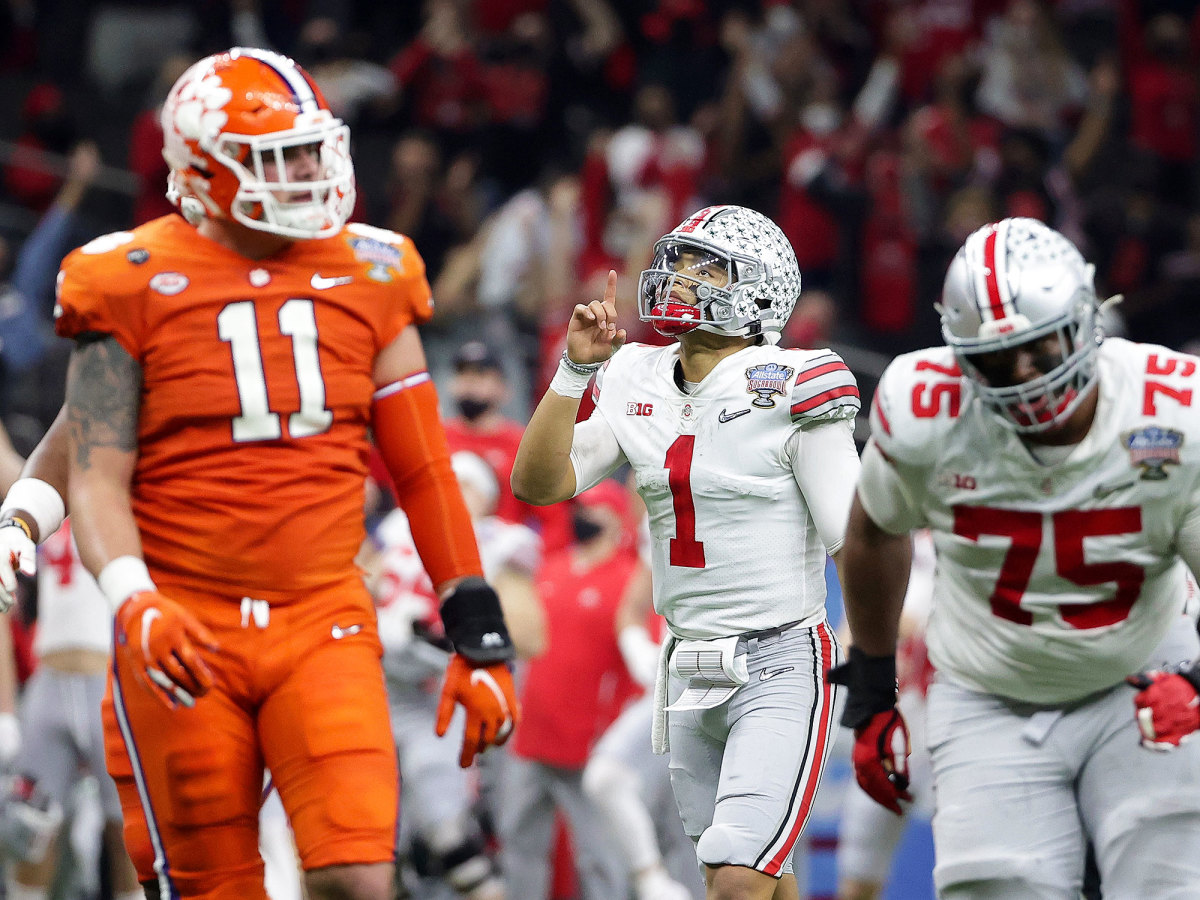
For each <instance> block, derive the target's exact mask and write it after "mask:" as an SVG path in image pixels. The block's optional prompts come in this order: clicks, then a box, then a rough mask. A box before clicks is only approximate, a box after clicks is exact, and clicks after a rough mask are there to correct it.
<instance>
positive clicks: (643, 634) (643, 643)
mask: <svg viewBox="0 0 1200 900" xmlns="http://www.w3.org/2000/svg"><path fill="white" fill-rule="evenodd" d="M617 647H618V648H619V649H620V651H621V659H623V660H624V661H625V668H626V669H627V670H629V674H630V675H631V676H633V680H634V681H636V682H637V683H638V684H640V685H641V686H642V687H644V688H646V689H647V690H649V689H652V688H653V687H654V681H655V679H656V678H657V676H658V657H659V655H660V653H661V647H660V646H659V644H658V642H657V641H656V640H654V638H652V637H650V632H649V631H647V630H646V627H645V626H644V625H626V626H625V627H624V628H622V629H621V631H620V632H619V633H618V634H617Z"/></svg>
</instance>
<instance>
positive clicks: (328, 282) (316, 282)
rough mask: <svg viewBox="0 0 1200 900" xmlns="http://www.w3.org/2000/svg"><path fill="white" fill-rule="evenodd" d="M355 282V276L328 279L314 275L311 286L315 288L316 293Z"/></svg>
mask: <svg viewBox="0 0 1200 900" xmlns="http://www.w3.org/2000/svg"><path fill="white" fill-rule="evenodd" d="M353 280H354V276H353V275H339V276H338V277H336V278H326V277H325V276H323V275H315V274H314V275H313V277H312V281H310V282H309V284H311V285H312V286H313V290H314V291H323V290H325V289H326V288H331V287H337V286H338V285H339V284H349V283H350V282H352V281H353Z"/></svg>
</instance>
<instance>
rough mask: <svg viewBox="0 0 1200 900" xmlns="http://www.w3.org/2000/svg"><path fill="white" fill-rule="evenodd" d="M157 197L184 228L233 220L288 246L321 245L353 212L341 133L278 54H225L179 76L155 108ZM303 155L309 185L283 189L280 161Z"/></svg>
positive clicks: (311, 87) (305, 77)
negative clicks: (159, 160) (161, 162)
mask: <svg viewBox="0 0 1200 900" xmlns="http://www.w3.org/2000/svg"><path fill="white" fill-rule="evenodd" d="M162 126H163V158H164V159H166V161H167V165H168V166H170V167H171V173H170V176H169V178H168V189H167V197H168V199H170V200H171V202H172V203H174V204H175V205H176V206H178V207H179V208H180V211H181V212H182V213H183V214H184V216H185V217H186V218H187V219H188V221H189V222H192V224H197V223H198V222H199V221H200V220H201V219H202V218H204V217H212V218H233V219H235V220H236V221H238V222H241V223H242V224H243V225H245V226H247V227H249V228H254V229H257V230H259V231H269V232H271V233H273V234H278V235H282V236H284V237H291V238H298V239H303V238H320V237H329V236H331V235H334V234H336V233H337V232H338V231H340V230H341V228H342V226H343V225H345V224H346V220H347V219H348V218H349V217H350V213H351V212H353V210H354V198H355V189H354V165H353V163H352V162H351V161H350V129H349V128H348V127H347V126H346V125H344V124H343V123H342V122H341V120H340V119H337V118H335V117H334V115H333V113H332V112H330V111H329V105H328V104H327V103H326V102H325V98H324V97H323V96H322V95H321V91H320V89H319V88H318V87H317V85H316V83H315V82H314V81H313V80H312V77H311V76H310V75H309V74H308V73H307V72H305V71H304V70H303V69H302V68H300V66H298V65H296V63H294V62H293V61H292V60H290V59H288V58H287V57H286V56H281V55H280V54H278V53H273V52H271V51H270V50H257V49H253V48H247V47H235V48H234V49H232V50H229V51H227V52H225V53H218V54H216V55H214V56H209V57H205V58H204V59H202V60H200V61H199V62H198V63H196V64H194V65H193V66H191V68H189V69H188V70H187V71H186V72H184V73H183V75H182V76H180V78H179V80H178V81H176V82H175V86H174V87H172V88H171V92H170V93H169V94H168V95H167V99H166V102H165V103H164V104H163V109H162ZM302 148H308V149H309V150H310V151H311V152H312V153H313V154H314V155H315V157H316V160H317V165H316V169H317V171H316V177H315V178H314V179H312V180H305V181H300V180H297V181H289V180H288V176H287V167H286V165H285V159H286V156H287V154H288V153H289V151H290V152H295V151H297V150H300V149H302Z"/></svg>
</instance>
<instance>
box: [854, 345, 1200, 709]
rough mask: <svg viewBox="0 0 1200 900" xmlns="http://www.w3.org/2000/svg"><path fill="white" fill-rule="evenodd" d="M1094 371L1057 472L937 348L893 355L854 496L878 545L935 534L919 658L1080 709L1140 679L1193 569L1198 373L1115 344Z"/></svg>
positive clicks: (1155, 353)
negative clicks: (1084, 420) (1083, 431)
mask: <svg viewBox="0 0 1200 900" xmlns="http://www.w3.org/2000/svg"><path fill="white" fill-rule="evenodd" d="M1098 366H1099V370H1098V371H1099V387H1098V390H1099V391H1100V395H1099V403H1098V408H1097V413H1096V419H1095V422H1094V423H1093V425H1092V427H1091V430H1090V431H1089V433H1088V435H1087V437H1086V438H1084V440H1083V441H1082V442H1080V443H1079V444H1078V445H1076V446H1075V447H1074V448H1072V449H1069V450H1067V449H1064V450H1063V452H1064V453H1068V454H1069V455H1066V456H1065V459H1063V458H1062V456H1061V455H1060V456H1059V457H1058V458H1059V459H1060V460H1061V461H1059V462H1057V463H1054V464H1050V465H1043V464H1042V463H1040V462H1039V461H1038V460H1037V459H1036V458H1035V457H1034V456H1033V455H1031V453H1030V450H1029V449H1027V447H1026V445H1025V444H1024V443H1023V442H1022V441H1021V440H1020V438H1019V437H1018V436H1017V435H1016V434H1015V433H1014V432H1013V431H1011V430H1010V429H1008V428H1006V427H1004V425H1003V424H1002V423H1001V422H1000V420H999V419H998V418H997V416H996V415H995V413H993V412H991V411H989V410H988V409H987V408H985V407H984V406H983V405H982V404H981V403H980V401H979V400H978V398H977V397H976V396H975V395H974V393H973V391H972V389H971V382H970V380H969V379H966V378H963V377H961V375H960V372H959V369H958V366H957V365H956V363H955V359H954V356H953V354H952V353H951V351H950V350H949V349H947V348H937V349H931V350H922V351H919V352H916V353H909V354H907V355H904V356H901V357H898V358H897V359H895V360H894V361H893V362H892V364H891V365H890V366H889V367H888V369H887V371H886V372H885V373H884V376H883V379H882V380H881V381H880V383H879V389H878V392H877V394H876V400H875V403H874V405H873V408H872V411H871V423H872V438H871V441H870V443H869V444H868V447H867V450H866V451H865V452H864V454H863V471H862V477H861V480H860V483H859V488H858V495H859V499H860V501H861V503H862V505H863V507H864V509H865V510H866V511H867V512H868V513H869V514H870V516H871V518H872V519H874V520H875V521H876V522H877V523H878V524H879V525H880V526H881V527H883V528H885V529H886V530H888V531H892V532H896V533H899V532H902V531H905V530H907V529H910V528H914V527H920V526H922V525H927V526H929V527H930V528H931V529H932V530H933V533H934V540H935V545H936V550H937V574H936V576H935V587H934V600H933V609H932V612H931V614H930V620H929V626H928V631H927V634H926V640H927V641H928V644H929V654H930V658H931V660H932V662H933V664H934V665H935V666H936V667H937V669H938V670H939V671H940V672H942V673H945V674H947V675H949V676H950V677H951V678H952V679H953V680H955V681H957V682H959V683H961V684H963V685H964V686H966V687H968V688H972V689H975V690H981V691H985V692H989V693H995V694H999V695H1002V696H1005V697H1011V698H1014V699H1017V700H1023V701H1028V702H1033V703H1044V704H1062V703H1069V702H1071V701H1074V700H1078V699H1080V698H1083V697H1085V696H1087V695H1088V694H1091V693H1093V692H1096V691H1100V690H1103V689H1105V688H1108V687H1110V686H1112V685H1114V684H1116V683H1118V682H1119V681H1120V680H1121V679H1122V678H1123V677H1124V676H1126V675H1128V674H1130V673H1131V672H1134V671H1137V670H1138V669H1139V668H1141V667H1142V665H1143V664H1144V663H1146V662H1147V660H1148V658H1149V656H1150V654H1151V651H1152V650H1153V649H1154V647H1155V645H1156V644H1158V642H1159V640H1160V639H1161V638H1162V637H1163V635H1164V633H1165V632H1166V631H1167V628H1168V626H1169V625H1170V624H1171V623H1172V622H1174V621H1176V619H1177V617H1178V616H1179V614H1180V613H1181V612H1182V610H1183V604H1184V599H1185V595H1186V587H1185V583H1184V579H1185V568H1184V564H1183V562H1181V561H1180V555H1182V556H1183V559H1184V561H1186V562H1187V563H1189V564H1190V565H1191V566H1192V567H1193V568H1195V566H1196V564H1197V563H1200V558H1189V557H1200V485H1198V481H1200V397H1198V396H1196V393H1197V389H1198V388H1200V371H1198V367H1200V360H1198V359H1197V358H1196V357H1193V356H1188V355H1186V354H1182V353H1177V352H1175V351H1173V350H1168V349H1166V348H1164V347H1159V346H1152V345H1148V344H1134V343H1130V342H1128V341H1125V340H1121V339H1118V338H1109V339H1108V340H1106V341H1105V342H1104V343H1103V344H1102V345H1101V347H1100V351H1099V362H1098ZM1035 449H1038V450H1039V452H1041V453H1042V454H1043V459H1044V460H1045V459H1048V458H1050V457H1053V456H1054V450H1055V448H1046V449H1039V448H1035ZM1060 449H1062V448H1060Z"/></svg>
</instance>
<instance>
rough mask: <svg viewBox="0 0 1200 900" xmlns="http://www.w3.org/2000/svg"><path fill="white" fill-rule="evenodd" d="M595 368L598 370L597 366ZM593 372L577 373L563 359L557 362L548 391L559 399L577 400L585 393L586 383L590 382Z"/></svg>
mask: <svg viewBox="0 0 1200 900" xmlns="http://www.w3.org/2000/svg"><path fill="white" fill-rule="evenodd" d="M596 368H599V366H597V367H596ZM593 374H594V373H593V372H586V373H585V372H579V371H576V370H575V369H572V368H571V367H570V366H568V365H567V361H566V360H565V359H560V360H559V361H558V370H557V371H556V372H555V373H554V378H553V379H552V380H551V381H550V390H552V391H554V393H556V394H558V396H560V397H570V398H572V399H574V400H578V399H580V398H581V397H583V395H584V394H585V393H586V392H587V386H588V382H590V381H591V380H592V375H593Z"/></svg>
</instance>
